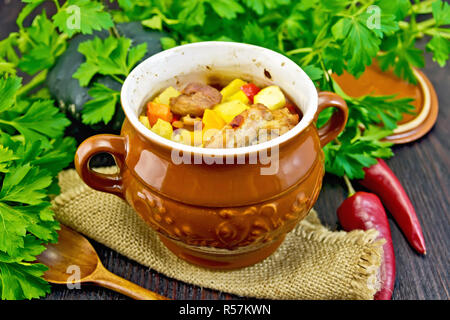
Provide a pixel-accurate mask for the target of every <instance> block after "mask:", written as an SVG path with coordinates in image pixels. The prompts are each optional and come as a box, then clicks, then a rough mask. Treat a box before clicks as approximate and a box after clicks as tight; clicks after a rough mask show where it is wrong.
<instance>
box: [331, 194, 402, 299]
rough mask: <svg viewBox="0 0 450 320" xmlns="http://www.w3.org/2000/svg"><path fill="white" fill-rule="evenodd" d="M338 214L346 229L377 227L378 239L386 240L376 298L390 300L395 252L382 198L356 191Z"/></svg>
mask: <svg viewBox="0 0 450 320" xmlns="http://www.w3.org/2000/svg"><path fill="white" fill-rule="evenodd" d="M337 214H338V218H339V222H340V223H341V225H342V227H343V228H344V230H346V231H351V230H355V229H362V230H368V229H376V230H377V231H378V232H379V235H378V237H377V239H379V238H384V239H385V240H386V243H385V244H384V245H383V261H382V263H381V267H380V280H381V289H380V290H379V291H378V292H377V293H376V294H375V297H374V299H375V300H390V299H391V297H392V292H393V291H394V283H395V254H394V247H393V245H392V238H391V229H390V227H389V222H388V219H387V216H386V212H385V211H384V208H383V204H382V203H381V201H380V199H379V198H378V197H377V195H375V194H373V193H367V192H356V193H354V194H353V195H352V196H350V197H349V198H347V199H345V200H344V202H342V204H341V205H340V207H339V208H338V210H337Z"/></svg>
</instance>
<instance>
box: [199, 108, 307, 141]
mask: <svg viewBox="0 0 450 320" xmlns="http://www.w3.org/2000/svg"><path fill="white" fill-rule="evenodd" d="M298 121H299V116H298V114H292V113H291V112H289V110H288V109H287V108H281V109H278V110H275V111H271V110H269V109H268V108H267V107H265V106H264V105H262V104H256V105H253V106H251V107H250V109H247V110H245V111H244V112H242V113H241V114H239V115H237V116H236V117H235V118H234V119H233V120H232V121H231V122H230V123H229V124H227V125H226V126H225V127H223V128H222V129H221V130H220V131H218V132H217V133H216V134H213V135H211V137H210V138H209V139H208V140H207V141H205V143H204V147H206V148H239V147H246V146H249V145H254V144H257V143H260V142H264V141H268V140H271V139H274V138H276V137H278V136H280V135H282V134H284V133H286V132H287V131H289V130H290V129H292V128H293V127H294V126H295V125H296V124H297V123H298Z"/></svg>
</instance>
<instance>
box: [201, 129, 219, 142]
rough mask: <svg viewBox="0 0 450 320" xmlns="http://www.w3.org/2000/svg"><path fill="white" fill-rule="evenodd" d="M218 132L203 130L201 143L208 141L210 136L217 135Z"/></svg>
mask: <svg viewBox="0 0 450 320" xmlns="http://www.w3.org/2000/svg"><path fill="white" fill-rule="evenodd" d="M219 132H220V130H219V129H217V128H206V127H204V128H203V142H207V141H208V140H209V139H211V138H212V136H214V135H216V134H217V133H219Z"/></svg>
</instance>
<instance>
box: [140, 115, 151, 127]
mask: <svg viewBox="0 0 450 320" xmlns="http://www.w3.org/2000/svg"><path fill="white" fill-rule="evenodd" d="M139 121H140V122H141V123H142V124H143V125H144V126H146V127H147V128H148V129H151V128H152V127H151V126H150V122H148V118H147V116H140V117H139Z"/></svg>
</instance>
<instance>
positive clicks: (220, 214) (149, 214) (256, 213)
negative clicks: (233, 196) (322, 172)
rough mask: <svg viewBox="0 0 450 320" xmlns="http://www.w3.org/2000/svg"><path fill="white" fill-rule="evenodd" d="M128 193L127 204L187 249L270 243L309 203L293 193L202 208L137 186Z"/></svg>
mask: <svg viewBox="0 0 450 320" xmlns="http://www.w3.org/2000/svg"><path fill="white" fill-rule="evenodd" d="M133 189H134V190H135V191H134V193H133ZM127 191H128V190H127ZM129 191H130V192H129V193H128V192H127V194H128V195H129V196H130V198H131V199H128V200H129V202H130V203H132V204H133V207H134V208H135V210H136V211H137V212H138V213H139V214H140V215H141V216H142V218H143V219H144V220H145V221H146V222H147V223H148V224H149V225H150V226H151V227H153V228H154V229H156V231H158V232H160V233H162V234H164V235H165V236H167V237H169V238H172V239H174V240H180V241H183V242H185V243H186V244H188V245H193V246H208V247H217V248H227V249H234V248H237V247H243V246H248V245H250V244H254V243H266V242H270V241H273V240H274V239H276V238H278V237H279V236H280V234H282V233H285V232H286V230H290V229H292V228H293V226H295V224H296V223H297V221H298V220H299V219H300V218H301V217H302V216H304V215H305V214H306V211H307V210H308V209H309V206H310V205H311V203H310V202H311V200H312V199H310V198H311V197H308V196H307V195H306V194H305V192H304V191H301V189H300V190H299V189H297V190H293V191H292V193H289V194H286V195H283V196H282V197H280V198H278V199H277V200H275V201H272V202H269V203H262V204H260V205H252V206H246V207H245V206H244V207H234V208H207V207H206V208H205V207H198V206H190V205H186V204H183V203H180V202H177V201H174V200H171V199H166V198H162V197H160V196H158V195H156V194H155V193H154V192H152V191H149V190H148V189H146V188H145V187H144V186H143V185H142V184H140V183H134V184H133V185H132V186H130V188H129ZM133 194H134V196H132V195H133ZM314 196H316V194H314ZM130 200H131V201H130ZM281 208H283V209H281ZM286 211H287V212H286ZM181 213H182V214H181Z"/></svg>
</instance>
